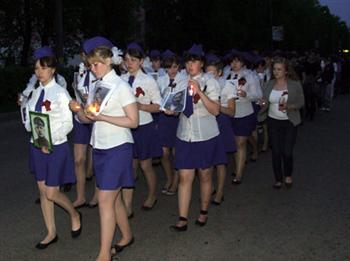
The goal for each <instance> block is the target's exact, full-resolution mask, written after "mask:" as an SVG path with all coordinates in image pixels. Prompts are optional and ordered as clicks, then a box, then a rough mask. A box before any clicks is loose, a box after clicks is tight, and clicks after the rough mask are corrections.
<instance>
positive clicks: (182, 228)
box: [170, 217, 188, 232]
mask: <svg viewBox="0 0 350 261" xmlns="http://www.w3.org/2000/svg"><path fill="white" fill-rule="evenodd" d="M179 221H185V222H186V225H183V226H176V225H175V226H170V230H171V231H174V232H184V231H186V230H187V221H188V219H187V218H185V217H179Z"/></svg>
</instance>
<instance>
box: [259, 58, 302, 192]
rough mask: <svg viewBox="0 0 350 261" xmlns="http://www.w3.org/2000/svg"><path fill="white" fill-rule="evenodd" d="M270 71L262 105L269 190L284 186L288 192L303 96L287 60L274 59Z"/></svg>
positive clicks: (290, 184)
mask: <svg viewBox="0 0 350 261" xmlns="http://www.w3.org/2000/svg"><path fill="white" fill-rule="evenodd" d="M272 68H273V71H272V72H273V79H272V80H270V81H269V82H268V83H267V86H266V88H265V89H264V100H263V102H264V103H265V104H266V105H265V109H267V115H268V118H267V125H268V129H269V140H270V144H271V151H272V166H273V172H274V174H275V184H274V185H273V187H274V188H275V189H280V188H281V187H282V184H283V182H284V184H285V186H286V187H287V188H291V187H292V184H293V179H292V172H293V149H294V144H295V140H296V136H297V126H298V125H299V124H300V123H301V118H300V111H299V110H300V109H301V107H303V105H304V93H303V89H302V86H301V84H300V82H299V81H297V77H296V74H295V73H294V72H293V70H292V68H291V67H290V65H289V62H288V60H287V59H285V58H281V57H277V58H274V60H273V64H272ZM282 166H283V167H282ZM283 178H284V180H283Z"/></svg>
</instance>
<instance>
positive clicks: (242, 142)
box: [235, 136, 247, 179]
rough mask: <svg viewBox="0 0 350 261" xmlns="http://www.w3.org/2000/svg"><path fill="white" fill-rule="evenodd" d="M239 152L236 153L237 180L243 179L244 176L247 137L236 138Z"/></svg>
mask: <svg viewBox="0 0 350 261" xmlns="http://www.w3.org/2000/svg"><path fill="white" fill-rule="evenodd" d="M235 139H236V146H237V152H236V153H235V160H236V178H237V179H241V178H242V176H243V170H244V165H245V160H246V151H247V137H243V136H236V137H235Z"/></svg>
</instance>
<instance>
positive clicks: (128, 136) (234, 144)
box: [18, 36, 349, 261]
mask: <svg viewBox="0 0 350 261" xmlns="http://www.w3.org/2000/svg"><path fill="white" fill-rule="evenodd" d="M34 58H35V67H34V70H35V74H34V75H33V76H32V78H31V79H30V81H29V83H28V84H27V87H26V88H25V90H24V91H23V92H22V93H21V94H20V96H19V100H18V103H19V104H20V106H21V112H22V119H23V123H24V125H25V128H26V129H27V130H28V131H29V132H32V139H31V141H30V155H29V161H30V170H31V172H32V173H34V174H35V178H36V181H37V185H38V189H39V193H40V200H39V202H40V204H41V209H42V214H43V218H44V222H45V225H46V229H47V235H46V236H45V238H44V239H43V240H41V241H40V242H39V243H37V245H36V248H38V249H45V248H47V247H48V246H49V245H51V244H53V243H55V242H57V241H58V233H57V231H56V226H55V217H54V204H57V205H59V206H61V207H62V208H63V209H65V210H66V211H67V213H68V214H69V215H70V220H71V236H72V237H73V238H76V237H78V236H80V234H81V231H82V228H83V218H82V213H81V212H80V211H79V209H81V208H83V207H89V208H94V207H96V206H98V208H99V213H100V231H101V232H100V251H99V254H98V256H97V258H96V260H97V261H105V260H111V259H112V258H113V256H115V255H116V254H117V253H118V252H120V251H122V250H123V249H124V248H126V247H128V246H130V245H131V244H133V243H134V241H135V240H134V237H133V233H132V228H131V227H130V224H129V219H131V218H133V217H134V212H133V195H134V188H135V180H136V178H137V173H138V172H139V171H138V169H140V170H141V172H142V173H143V174H144V176H145V179H146V183H147V187H148V194H147V197H146V198H145V200H144V202H143V205H142V207H141V208H142V209H143V210H144V211H150V210H152V209H153V208H154V207H155V206H156V203H157V200H158V194H159V193H158V191H157V180H158V178H157V175H156V171H155V169H154V165H155V163H156V161H159V162H160V163H159V164H160V165H161V167H162V170H163V173H164V175H165V177H166V182H165V184H163V185H162V189H161V193H162V194H164V195H168V196H173V195H176V194H177V196H178V214H179V217H178V220H177V221H176V222H175V224H174V225H172V226H170V229H171V230H172V231H174V232H184V231H186V230H187V227H188V224H189V223H188V213H189V208H190V202H191V197H192V184H193V181H194V179H195V178H196V176H198V178H199V184H200V210H199V213H198V217H197V219H196V220H195V224H196V225H197V226H200V227H203V226H205V225H206V223H207V221H208V213H209V212H208V211H209V206H210V205H211V204H212V205H215V206H219V205H221V204H222V203H223V201H224V187H225V183H226V180H227V179H226V178H227V176H228V173H232V172H233V175H232V178H231V183H232V184H234V185H239V184H242V182H243V177H244V169H245V165H246V161H247V154H248V152H249V156H248V158H249V160H251V161H256V160H257V159H258V154H259V153H260V152H261V151H263V152H264V151H268V150H269V149H270V150H271V155H272V167H273V172H274V179H275V180H274V182H273V184H272V187H273V188H274V189H281V188H283V187H284V186H285V187H286V188H288V189H290V188H292V185H293V149H294V144H295V142H296V139H297V128H298V126H299V125H300V124H301V123H302V121H303V120H311V121H312V120H314V118H315V114H316V113H317V112H318V111H331V108H332V101H333V98H334V96H335V95H336V94H339V93H345V92H348V91H349V89H348V88H349V78H346V76H347V77H349V74H347V75H346V76H345V74H343V72H344V71H345V70H347V71H349V61H348V60H341V59H339V58H337V57H336V56H334V57H333V56H332V57H329V58H324V57H321V56H320V55H319V54H317V53H316V52H314V51H310V52H306V53H305V54H303V55H299V54H297V53H295V52H287V53H286V52H280V51H277V52H242V51H238V50H235V49H232V50H230V51H228V52H227V53H225V54H222V55H219V53H215V52H210V53H207V54H205V53H204V51H203V48H202V46H201V45H196V44H194V45H193V46H192V47H191V48H190V49H189V50H187V51H186V52H184V55H182V56H179V55H177V54H175V53H174V52H173V51H171V50H165V51H164V52H160V51H158V50H151V51H150V52H149V53H146V52H145V51H144V50H143V48H141V46H140V45H139V44H137V43H135V42H133V43H130V44H129V45H128V46H127V47H126V48H125V50H124V51H123V52H122V51H121V50H120V49H118V48H117V47H116V46H115V45H114V44H113V43H112V42H111V41H109V40H108V39H106V38H104V37H100V36H97V37H93V38H90V39H87V40H86V41H84V43H83V44H82V48H81V59H82V63H81V65H80V67H79V70H78V71H77V72H76V73H75V75H74V82H73V83H72V86H73V89H72V90H74V94H75V96H76V97H75V99H72V98H71V96H70V94H69V92H68V91H67V83H66V81H65V79H64V78H63V77H62V76H60V75H59V74H58V73H57V60H56V58H55V55H54V53H53V52H52V50H51V48H50V47H47V46H44V47H42V48H39V49H38V50H36V51H35V52H34ZM69 86H70V83H69ZM180 91H183V92H182V93H180ZM175 92H179V93H180V94H181V95H176V96H175V95H174V97H176V99H177V100H176V102H177V105H176V106H173V107H171V106H169V107H167V108H163V107H162V106H161V105H162V103H163V101H164V99H165V97H166V96H167V95H168V94H171V93H175ZM181 99H182V102H181V101H180V100H181ZM161 107H162V109H161ZM169 108H170V109H169ZM172 108H173V109H172ZM175 108H176V109H175ZM33 115H34V116H33ZM47 116H48V120H47V119H46V118H45V117H47ZM45 119H46V121H47V122H45ZM39 125H40V132H39V129H38V128H39V127H38V126H39ZM33 126H35V127H33ZM45 128H46V130H45ZM71 131H73V136H72V140H71V141H68V138H67V135H68V134H69V133H70V132H71ZM39 134H40V135H39ZM45 135H46V136H45ZM40 139H41V140H45V142H38V140H40ZM68 142H72V143H73V144H74V154H73V156H72V155H71V151H70V147H69V145H68ZM230 157H233V159H232V160H233V161H234V169H228V168H227V166H228V163H229V162H230V161H231V159H230ZM93 175H94V176H95V181H96V187H95V194H94V196H93V198H92V199H91V200H90V201H87V199H86V196H85V192H86V180H91V178H92V176H93ZM213 175H216V179H215V180H216V184H214V183H213ZM72 183H76V199H75V200H74V201H73V202H71V201H70V199H69V198H68V197H67V196H66V195H65V193H64V192H62V191H61V190H60V186H64V185H65V184H72ZM162 200H165V199H162ZM174 207H175V206H174ZM169 222H171V221H170V220H169ZM116 226H118V228H119V231H120V233H121V237H120V240H119V241H118V242H117V243H115V244H113V239H114V235H115V230H116ZM84 228H85V229H88V224H86V223H85V224H84Z"/></svg>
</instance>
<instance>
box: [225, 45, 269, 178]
mask: <svg viewBox="0 0 350 261" xmlns="http://www.w3.org/2000/svg"><path fill="white" fill-rule="evenodd" d="M230 62H231V72H230V74H229V76H228V77H227V80H228V81H227V82H226V84H229V85H232V86H233V88H234V93H235V96H236V112H235V116H234V118H233V119H232V124H233V125H232V126H233V131H234V134H235V141H236V146H237V152H236V153H235V161H236V171H235V174H236V175H235V177H234V178H233V179H232V183H233V184H240V183H241V180H242V176H243V171H244V165H245V161H246V150H247V140H248V137H249V136H250V134H251V133H252V131H253V130H254V129H255V127H256V116H255V113H254V110H253V105H252V101H255V100H257V99H259V98H261V96H262V93H261V89H260V87H259V82H258V81H257V80H256V78H255V77H254V76H253V74H252V73H251V72H250V71H248V70H247V69H245V67H244V58H243V55H242V54H241V53H239V52H237V51H236V52H233V53H232V55H231V59H230Z"/></svg>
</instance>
